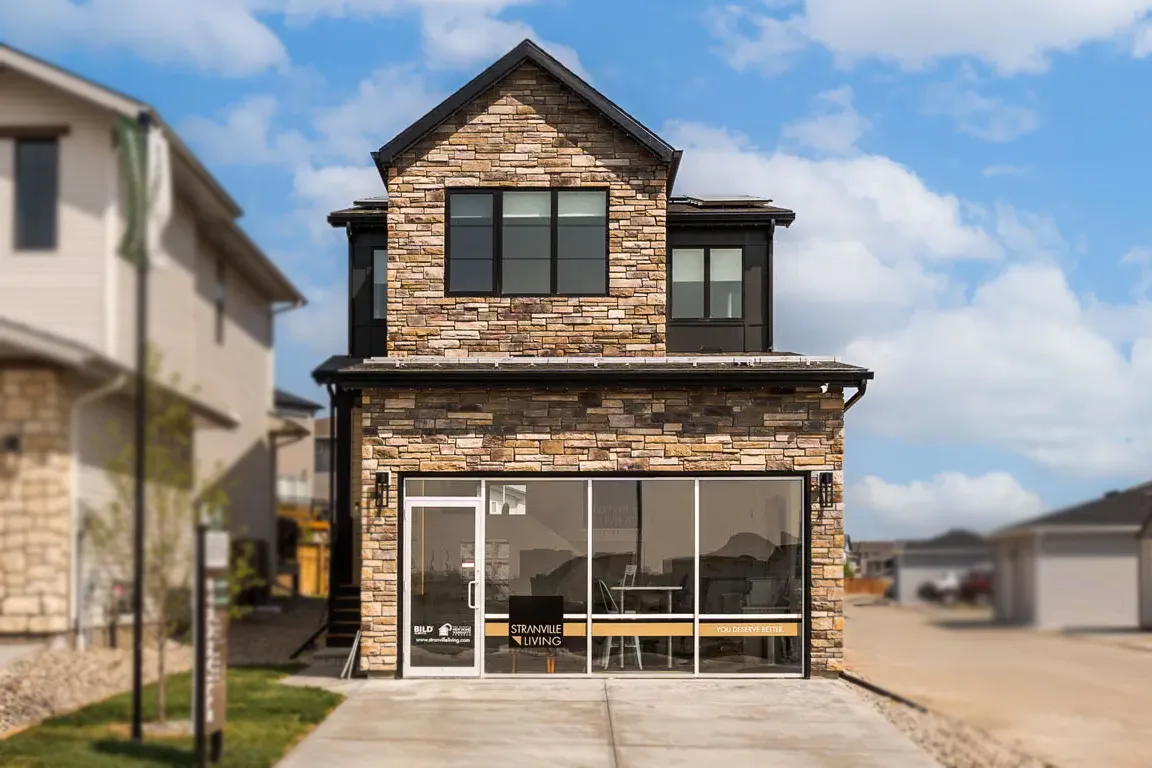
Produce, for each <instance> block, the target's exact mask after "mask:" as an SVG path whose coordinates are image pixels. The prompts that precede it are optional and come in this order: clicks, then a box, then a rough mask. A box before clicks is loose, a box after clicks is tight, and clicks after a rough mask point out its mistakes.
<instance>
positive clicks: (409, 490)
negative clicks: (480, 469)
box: [404, 477, 480, 499]
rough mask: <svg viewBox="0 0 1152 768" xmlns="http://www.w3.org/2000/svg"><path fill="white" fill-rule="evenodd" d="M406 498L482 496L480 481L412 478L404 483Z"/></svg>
mask: <svg viewBox="0 0 1152 768" xmlns="http://www.w3.org/2000/svg"><path fill="white" fill-rule="evenodd" d="M404 495H406V496H457V497H461V498H473V499H474V498H476V497H477V496H479V495H480V481H479V480H466V479H460V480H454V479H448V478H419V477H418V478H412V479H409V480H405V481H404Z"/></svg>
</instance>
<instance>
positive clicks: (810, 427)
mask: <svg viewBox="0 0 1152 768" xmlns="http://www.w3.org/2000/svg"><path fill="white" fill-rule="evenodd" d="M361 413H362V415H361V419H360V423H361V425H362V428H363V439H362V441H361V447H362V456H361V472H362V483H361V488H362V489H371V488H372V487H373V478H374V476H375V473H376V472H377V471H382V470H388V471H391V472H393V473H394V474H393V477H394V478H396V477H397V475H396V474H395V473H403V472H409V473H410V472H518V473H532V472H547V471H567V472H571V471H583V472H621V473H626V472H638V471H648V472H657V471H659V472H668V473H672V474H675V473H682V472H683V473H694V472H716V471H743V472H756V471H765V470H777V471H779V470H786V471H791V470H799V471H811V472H820V471H832V472H833V477H834V479H835V504H833V505H832V506H830V507H828V508H826V509H820V508H819V507H818V506H816V505H815V504H813V507H812V509H811V510H810V518H811V541H810V552H811V562H810V565H811V572H812V578H811V584H812V587H811V592H812V614H811V615H812V643H811V653H812V671H813V673H814V674H826V673H836V672H838V671H839V670H841V669H842V666H843V631H844V619H843V606H842V599H843V588H844V581H843V579H844V564H843V553H844V526H843V501H842V496H841V489H842V484H843V473H842V463H843V455H844V438H843V435H844V401H843V393H842V392H841V391H840V390H838V389H835V388H829V390H828V392H827V394H821V392H820V390H819V389H815V390H809V391H805V390H799V391H792V390H779V391H762V392H748V391H725V390H720V389H716V388H709V389H692V390H685V389H675V390H672V389H669V390H655V391H653V390H646V389H618V390H617V389H592V390H583V391H574V390H568V389H550V390H546V389H539V388H535V389H519V388H517V389H511V388H510V389H468V390H460V391H456V392H450V393H449V392H444V393H437V392H426V391H420V392H414V391H406V392H405V391H383V390H365V391H364V392H363V394H362V399H361ZM393 482H394V483H395V482H396V481H395V479H394V481H393ZM361 493H362V496H361V498H360V501H361V504H362V509H365V510H372V511H371V512H370V513H369V514H365V515H363V516H362V518H361V521H362V536H363V561H362V566H361V609H362V625H361V628H362V630H363V635H362V638H361V647H360V648H361V650H360V656H361V667H362V669H364V670H365V671H366V672H368V673H369V674H374V675H387V674H392V673H394V672H395V670H396V667H397V643H398V640H399V638H398V637H397V607H398V603H399V591H398V587H399V582H398V578H397V575H398V574H397V571H398V568H399V559H398V556H399V531H398V525H397V521H398V505H397V502H398V499H397V497H398V495H399V494H398V493H397V492H392V493H391V494H389V496H390V500H389V502H388V505H387V507H386V508H385V509H382V510H381V509H374V501H373V500H372V499H371V498H369V495H368V494H369V493H370V491H369V490H363V491H362V492H361ZM810 496H811V497H812V498H813V499H815V497H816V494H815V492H814V490H813V493H811V494H810Z"/></svg>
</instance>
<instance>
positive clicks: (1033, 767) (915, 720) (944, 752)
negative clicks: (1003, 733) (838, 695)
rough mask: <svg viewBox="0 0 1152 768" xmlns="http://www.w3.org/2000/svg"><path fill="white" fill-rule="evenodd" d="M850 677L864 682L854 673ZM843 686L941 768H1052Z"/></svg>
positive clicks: (972, 731)
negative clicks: (898, 730) (867, 704)
mask: <svg viewBox="0 0 1152 768" xmlns="http://www.w3.org/2000/svg"><path fill="white" fill-rule="evenodd" d="M852 675H853V676H854V677H857V678H859V679H861V680H865V681H867V678H865V677H864V676H863V675H861V674H859V673H857V672H853V673H852ZM844 685H847V686H848V687H850V688H851V689H852V690H854V691H856V693H857V694H858V695H860V696H861V697H863V698H864V699H865V700H866V701H868V702H869V703H871V704H872V706H874V707H876V709H878V710H880V713H881V714H883V715H884V717H886V718H887V719H888V721H889V722H891V723H892V724H893V725H895V726H896V727H897V728H899V729H900V730H901V731H903V732H904V733H905V734H907V735H908V737H909V738H910V739H912V741H913V742H915V743H916V744H918V745H919V746H920V747H921V748H922V749H923V750H924V751H926V752H927V753H928V754H930V755H931V756H932V757H933V758H935V759H936V761H937V762H939V763H940V765H941V766H943V768H1055V766H1052V765H1051V764H1050V763H1046V762H1044V761H1043V760H1038V759H1037V758H1034V757H1031V756H1029V755H1025V754H1024V753H1022V752H1020V751H1018V750H1015V749H1013V748H1011V747H1009V746H1007V745H1005V744H1003V743H1001V742H999V741H997V740H996V739H995V738H993V737H992V736H990V735H988V734H987V733H985V732H983V731H981V730H980V729H979V728H973V727H972V726H970V725H967V724H965V723H961V722H959V721H957V720H953V719H951V718H948V717H944V716H943V715H938V714H935V713H933V712H921V711H919V710H917V709H915V708H913V707H909V706H907V705H906V704H901V703H900V702H898V701H893V700H892V699H889V698H888V697H886V696H880V695H878V694H875V693H873V692H872V691H869V690H867V689H866V688H861V687H860V686H858V685H854V684H853V683H849V682H847V681H845V683H844Z"/></svg>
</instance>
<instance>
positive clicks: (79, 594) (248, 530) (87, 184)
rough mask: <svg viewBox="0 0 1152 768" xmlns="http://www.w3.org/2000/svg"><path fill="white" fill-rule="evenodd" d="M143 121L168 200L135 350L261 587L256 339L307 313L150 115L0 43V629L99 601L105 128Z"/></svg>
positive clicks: (108, 158)
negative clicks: (166, 390) (188, 414)
mask: <svg viewBox="0 0 1152 768" xmlns="http://www.w3.org/2000/svg"><path fill="white" fill-rule="evenodd" d="M142 112H148V113H150V114H151V115H152V122H153V125H154V126H155V128H154V129H153V130H154V132H155V141H156V142H157V143H158V145H159V146H161V147H165V148H166V152H165V153H163V154H158V155H155V156H154V157H155V159H156V166H155V167H156V168H157V169H162V170H166V171H168V173H167V177H166V178H164V179H162V181H163V184H162V189H163V190H167V191H168V192H169V193H170V194H168V195H167V196H165V195H163V194H161V195H160V197H161V198H164V199H165V200H166V202H165V204H164V205H163V206H158V209H160V208H163V209H164V212H165V213H166V215H165V216H164V219H163V220H161V221H160V222H159V224H157V225H156V226H154V227H153V230H154V235H155V243H154V244H153V246H152V248H151V249H150V252H151V254H150V255H151V263H152V265H153V268H152V271H151V276H150V286H151V289H150V290H151V297H150V301H149V329H150V341H151V342H152V344H153V346H154V347H155V348H156V349H157V350H158V351H159V353H160V355H161V359H162V365H163V369H164V372H165V377H167V376H168V375H171V374H178V375H179V383H178V384H176V385H174V393H175V394H177V395H178V396H179V397H182V398H183V399H184V400H186V401H187V402H188V403H189V404H190V405H191V409H192V412H193V414H194V415H195V424H194V425H193V429H194V439H193V446H194V449H193V451H192V453H193V454H194V455H193V459H194V461H195V467H196V472H197V474H198V475H199V478H200V480H201V481H205V480H207V479H208V478H211V477H216V476H217V472H219V473H221V474H220V475H219V477H220V478H221V482H222V483H223V485H224V487H225V489H226V492H227V494H228V496H229V500H230V512H231V520H232V526H233V530H234V533H235V535H236V537H237V538H248V539H256V540H258V541H262V542H264V543H265V544H266V545H267V546H265V547H262V549H264V550H265V551H266V552H267V553H268V556H267V562H265V563H264V564H263V565H264V567H265V568H266V569H267V570H268V572H269V573H270V575H271V574H274V573H275V569H276V562H275V546H274V543H275V533H276V519H275V457H274V450H275V445H276V442H277V436H278V435H280V434H292V433H297V432H298V431H299V430H298V428H297V427H295V426H294V425H292V424H290V423H289V422H288V421H286V420H284V419H281V418H280V417H279V416H277V415H276V413H275V407H274V396H273V391H274V384H273V326H274V318H275V315H276V314H277V313H278V312H279V311H281V310H282V309H292V308H295V307H299V306H302V305H303V303H304V297H303V296H302V295H301V294H300V292H299V291H298V290H297V288H296V287H295V286H294V285H293V284H292V283H291V282H290V281H289V280H288V279H287V278H286V277H285V276H284V275H283V274H282V273H281V272H280V270H278V269H277V268H276V266H275V265H274V264H273V263H272V262H271V261H270V260H269V259H268V257H267V256H266V255H265V254H264V253H262V252H261V250H260V249H259V248H258V247H257V246H256V245H255V244H254V243H253V242H252V241H251V240H250V239H249V238H248V237H247V235H245V234H244V232H243V230H242V229H241V228H240V226H239V225H238V224H237V219H238V218H239V217H240V215H241V211H240V208H239V206H238V205H237V204H236V202H235V201H234V200H233V199H232V198H231V197H230V196H229V195H228V193H227V192H226V191H225V190H224V189H223V188H222V187H221V186H220V184H219V183H218V182H217V181H216V180H215V179H214V178H213V177H212V175H211V174H210V173H209V172H208V171H207V170H206V169H205V168H204V166H203V165H201V163H200V162H199V161H198V160H197V159H196V158H195V156H193V154H192V152H191V151H190V150H189V149H188V148H187V147H186V146H185V145H184V144H183V142H182V141H181V140H180V138H179V137H178V136H177V135H176V134H175V132H173V131H172V130H171V129H170V128H169V127H168V126H167V125H166V124H165V123H164V122H163V120H162V119H161V118H160V117H159V115H157V114H156V113H155V112H154V111H153V110H152V109H151V107H149V106H148V105H147V104H144V103H142V102H139V101H136V100H134V99H131V98H129V97H127V96H124V95H122V94H119V93H116V92H115V91H112V90H109V89H107V88H104V87H102V86H99V85H96V84H94V83H92V82H89V81H87V80H84V79H82V78H80V77H78V76H76V75H74V74H71V73H69V72H66V71H63V70H61V69H58V68H56V67H54V66H52V65H50V64H47V63H45V62H43V61H40V60H38V59H36V58H33V57H31V56H28V55H27V54H24V53H22V52H20V51H17V50H14V49H12V48H9V47H7V46H3V45H0V633H17V634H25V633H29V634H56V635H59V634H61V633H65V632H67V631H68V630H69V629H71V628H74V627H76V626H77V624H78V622H79V623H81V624H88V623H89V622H96V621H99V617H100V615H101V613H102V606H100V605H97V604H96V603H98V602H99V601H98V600H97V599H95V598H94V597H93V596H94V595H96V594H97V593H99V592H100V591H101V590H102V589H104V588H106V587H107V586H108V585H107V584H103V583H101V577H100V575H99V573H98V572H97V569H96V568H94V567H92V566H91V564H90V563H89V562H88V560H87V559H86V557H85V555H86V554H87V552H86V551H85V549H84V544H85V541H84V537H83V535H82V531H83V530H84V529H85V525H84V521H85V519H86V516H88V515H91V514H95V513H98V512H99V511H100V510H102V509H106V508H107V505H108V502H109V501H110V500H111V499H112V498H113V496H114V487H113V484H112V483H111V482H110V478H109V476H108V473H107V472H106V470H105V467H106V466H107V461H108V457H109V454H110V452H111V451H112V450H113V447H112V445H111V441H110V438H109V435H110V431H109V430H110V424H112V423H115V424H117V425H118V428H119V431H120V432H121V433H122V434H125V435H131V434H132V428H133V427H132V425H133V418H132V413H133V411H132V400H131V397H130V395H129V394H128V387H129V385H130V384H131V373H132V371H133V370H134V367H135V346H134V334H135V317H136V294H135V281H136V277H135V273H134V270H133V268H132V267H131V266H130V265H129V264H128V263H127V262H125V261H124V260H123V259H122V258H120V257H119V255H118V254H117V252H116V251H117V245H118V242H119V239H120V237H121V235H122V232H123V230H124V206H123V203H122V195H123V184H122V179H121V171H120V161H119V152H118V149H117V147H116V142H115V140H114V125H115V121H116V118H117V116H120V115H122V116H126V117H129V118H132V119H135V118H136V117H137V116H138V115H139V114H140V113H142ZM165 158H166V160H165ZM149 162H150V164H152V162H153V160H152V159H150V161H149Z"/></svg>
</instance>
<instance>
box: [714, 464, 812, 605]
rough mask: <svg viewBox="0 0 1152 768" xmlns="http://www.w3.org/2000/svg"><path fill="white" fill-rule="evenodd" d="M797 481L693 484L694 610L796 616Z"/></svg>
mask: <svg viewBox="0 0 1152 768" xmlns="http://www.w3.org/2000/svg"><path fill="white" fill-rule="evenodd" d="M803 492H804V485H803V481H801V480H798V479H772V480H752V479H747V480H745V479H740V480H736V479H732V480H714V479H701V480H700V577H699V583H700V587H699V589H700V612H701V613H702V614H713V615H740V614H747V615H756V614H762V615H772V614H799V613H801V612H802V611H803V606H804V573H803V568H804V557H803V519H804V518H803V514H804V510H803Z"/></svg>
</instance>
